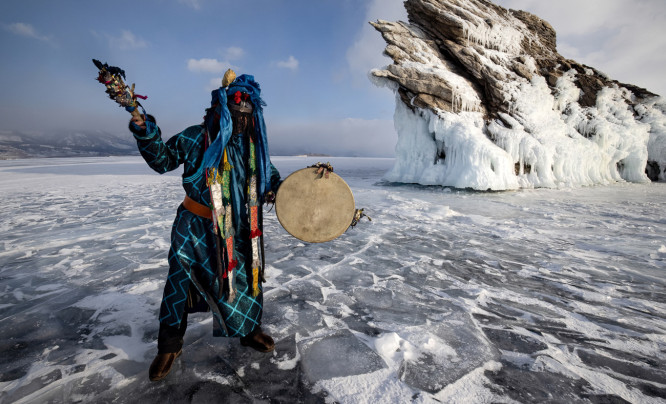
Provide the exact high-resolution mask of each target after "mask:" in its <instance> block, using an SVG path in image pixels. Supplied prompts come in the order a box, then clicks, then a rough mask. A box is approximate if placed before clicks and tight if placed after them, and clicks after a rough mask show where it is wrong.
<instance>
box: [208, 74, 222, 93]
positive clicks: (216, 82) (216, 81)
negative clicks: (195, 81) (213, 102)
mask: <svg viewBox="0 0 666 404" xmlns="http://www.w3.org/2000/svg"><path fill="white" fill-rule="evenodd" d="M221 85H222V77H215V78H212V79H210V81H209V82H208V85H207V86H206V90H207V91H213V90H215V89H217V88H220V86H221Z"/></svg>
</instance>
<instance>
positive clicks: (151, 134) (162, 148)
mask: <svg viewBox="0 0 666 404" xmlns="http://www.w3.org/2000/svg"><path fill="white" fill-rule="evenodd" d="M129 128H130V131H132V134H133V135H134V138H135V139H136V143H137V145H138V146H139V152H140V153H141V156H142V157H143V159H144V160H146V163H148V166H150V168H152V169H153V170H155V171H157V172H158V173H160V174H164V173H166V172H168V171H172V170H175V169H176V168H178V166H180V165H181V164H182V163H183V161H185V158H186V156H187V152H188V150H189V149H190V148H191V145H190V144H189V143H190V142H191V140H192V139H190V138H189V137H187V136H183V133H184V132H181V133H179V134H177V135H175V136H173V137H172V138H170V139H169V140H167V141H166V142H164V141H163V140H162V132H161V131H160V128H159V127H158V126H157V123H156V122H155V118H153V116H152V115H147V116H146V120H145V121H143V120H142V119H140V118H135V117H133V118H132V120H131V122H130V125H129Z"/></svg>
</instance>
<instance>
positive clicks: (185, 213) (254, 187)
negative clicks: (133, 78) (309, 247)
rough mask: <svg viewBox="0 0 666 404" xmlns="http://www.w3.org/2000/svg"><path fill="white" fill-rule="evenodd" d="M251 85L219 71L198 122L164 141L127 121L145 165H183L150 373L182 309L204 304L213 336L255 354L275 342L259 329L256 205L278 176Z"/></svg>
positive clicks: (143, 122) (142, 121)
mask: <svg viewBox="0 0 666 404" xmlns="http://www.w3.org/2000/svg"><path fill="white" fill-rule="evenodd" d="M260 93H261V90H260V88H259V84H258V83H257V82H256V81H254V77H253V76H251V75H241V76H238V77H237V78H236V77H235V73H233V71H231V70H229V71H227V73H226V74H225V78H224V80H223V83H222V87H220V88H219V89H217V90H214V91H213V92H212V100H211V106H210V108H208V109H207V110H206V115H205V117H204V122H203V123H202V124H200V125H195V126H190V127H189V128H187V129H185V130H184V131H182V132H181V133H179V134H177V135H175V136H173V137H172V138H170V139H169V140H167V141H166V142H164V141H163V140H162V137H161V132H160V129H159V128H158V127H157V124H156V122H155V119H154V118H153V117H152V116H150V115H139V116H134V117H133V118H132V121H131V122H130V130H131V131H132V132H133V134H134V137H135V138H136V141H137V144H138V146H139V151H140V153H141V155H142V156H143V158H144V159H145V160H146V162H147V163H148V165H149V166H150V167H151V168H152V169H153V170H155V171H157V172H158V173H160V174H162V173H165V172H167V171H171V170H174V169H176V168H177V167H179V166H180V165H183V166H184V172H183V188H185V194H186V195H185V200H184V201H183V203H182V204H181V205H180V206H179V207H178V211H177V213H176V219H175V221H174V223H173V227H172V231H171V248H170V250H169V257H168V258H169V275H168V278H167V280H166V285H165V286H164V295H163V299H162V304H161V307H160V314H159V321H160V328H159V335H158V340H157V356H156V357H155V359H154V360H153V362H152V364H151V365H150V369H149V377H150V380H153V381H155V380H161V379H163V378H164V377H166V376H167V374H168V373H169V371H170V370H171V366H172V364H173V362H174V360H175V359H176V358H177V357H178V356H179V355H180V354H181V353H182V346H183V336H184V334H185V330H186V328H187V314H188V313H193V312H197V311H207V310H210V311H211V312H212V315H213V326H214V327H213V335H214V336H221V337H240V343H241V344H242V345H243V346H248V347H251V348H254V349H256V350H258V351H261V352H270V351H272V350H273V349H274V347H275V343H274V341H273V339H272V338H271V337H270V336H269V335H267V334H265V333H264V332H263V331H262V329H261V327H260V324H261V315H262V309H263V295H262V281H263V271H264V257H263V233H262V231H263V225H262V206H263V204H264V203H273V202H274V200H275V192H276V191H277V187H278V186H279V184H280V174H279V173H278V171H277V170H276V169H275V167H274V166H273V164H272V163H271V162H270V158H269V154H268V142H267V139H266V127H265V124H264V118H263V112H262V108H263V106H265V103H264V102H263V100H262V99H261V96H260V95H261V94H260ZM135 115H137V114H135Z"/></svg>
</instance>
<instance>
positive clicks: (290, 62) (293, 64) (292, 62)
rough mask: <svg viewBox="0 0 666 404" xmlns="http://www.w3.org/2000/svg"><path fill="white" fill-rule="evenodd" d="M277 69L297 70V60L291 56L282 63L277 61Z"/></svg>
mask: <svg viewBox="0 0 666 404" xmlns="http://www.w3.org/2000/svg"><path fill="white" fill-rule="evenodd" d="M276 65H277V67H282V68H285V69H291V70H297V69H298V59H296V58H295V57H293V56H291V55H290V56H289V59H287V60H284V61H279V62H277V63H276Z"/></svg>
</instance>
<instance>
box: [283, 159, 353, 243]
mask: <svg viewBox="0 0 666 404" xmlns="http://www.w3.org/2000/svg"><path fill="white" fill-rule="evenodd" d="M354 211H355V204H354V195H353V194H352V191H351V189H349V185H347V183H346V182H345V181H344V180H343V179H342V178H340V176H339V175H337V174H335V173H329V176H328V178H326V177H325V176H323V175H321V174H317V168H304V169H302V170H298V171H296V172H294V173H292V174H291V175H290V176H288V177H287V178H286V179H285V180H284V181H283V182H282V185H280V188H279V189H278V192H277V195H276V197H275V213H276V214H277V217H278V220H279V221H280V224H281V225H282V227H284V229H285V230H286V231H287V232H289V234H291V235H292V236H294V237H296V238H297V239H299V240H303V241H307V242H310V243H323V242H325V241H331V240H333V239H334V238H336V237H338V236H340V235H341V234H342V233H344V232H345V231H346V230H347V229H348V228H349V226H350V225H351V222H352V219H353V218H354Z"/></svg>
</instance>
